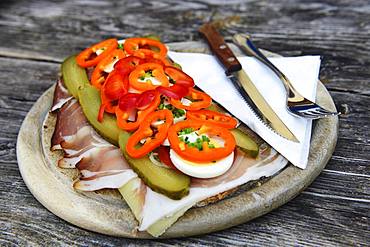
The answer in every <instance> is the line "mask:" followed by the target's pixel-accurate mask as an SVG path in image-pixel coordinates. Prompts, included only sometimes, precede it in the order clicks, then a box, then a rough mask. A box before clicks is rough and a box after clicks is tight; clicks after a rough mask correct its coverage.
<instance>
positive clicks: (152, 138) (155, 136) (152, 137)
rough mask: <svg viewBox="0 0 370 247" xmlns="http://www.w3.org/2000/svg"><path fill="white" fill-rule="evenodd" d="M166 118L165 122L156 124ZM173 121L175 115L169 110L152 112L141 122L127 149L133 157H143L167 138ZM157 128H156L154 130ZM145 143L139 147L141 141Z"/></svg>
mask: <svg viewBox="0 0 370 247" xmlns="http://www.w3.org/2000/svg"><path fill="white" fill-rule="evenodd" d="M161 120H164V123H161V124H159V125H154V124H155V122H157V121H161ZM172 123H173V116H172V113H171V111H169V110H166V109H165V110H160V111H155V112H152V113H150V114H149V115H148V116H147V117H146V118H145V120H144V121H143V122H142V123H141V124H140V127H139V129H138V130H137V131H135V132H134V133H133V134H132V135H131V136H130V138H129V139H128V140H127V144H126V151H127V153H128V155H130V156H131V157H133V158H141V157H144V156H145V155H147V154H148V153H149V152H151V151H153V150H154V149H155V148H157V147H159V146H160V145H161V144H162V142H163V141H164V140H165V139H166V138H167V133H168V129H169V128H170V126H171V124H172ZM153 129H155V130H153ZM143 139H145V143H144V144H143V145H141V146H140V147H139V148H137V146H139V145H140V141H141V140H143Z"/></svg>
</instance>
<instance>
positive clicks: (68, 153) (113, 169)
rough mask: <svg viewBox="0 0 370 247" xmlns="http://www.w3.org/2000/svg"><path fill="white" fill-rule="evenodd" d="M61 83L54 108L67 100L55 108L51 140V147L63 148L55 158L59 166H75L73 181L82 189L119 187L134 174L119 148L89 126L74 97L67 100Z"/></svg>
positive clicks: (57, 87)
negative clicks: (61, 153)
mask: <svg viewBox="0 0 370 247" xmlns="http://www.w3.org/2000/svg"><path fill="white" fill-rule="evenodd" d="M64 89H65V88H64V85H63V83H62V81H61V80H59V81H58V83H57V85H56V88H55V93H54V100H53V102H54V103H55V102H56V103H55V104H53V105H54V106H53V108H54V107H55V106H56V105H58V104H60V102H63V100H67V101H66V102H65V103H64V104H63V105H62V106H61V107H59V108H58V109H56V110H55V111H57V121H56V125H55V130H54V133H53V136H52V140H51V147H52V148H51V149H52V150H56V149H62V150H63V151H64V157H63V158H61V159H60V160H59V161H58V166H59V167H62V168H77V169H78V170H79V171H80V172H81V177H80V178H79V179H78V180H76V181H75V182H74V184H73V186H74V188H76V189H78V190H83V191H94V190H99V189H103V188H115V189H117V188H120V187H122V186H123V185H124V184H125V183H127V182H128V181H129V180H131V179H133V178H135V177H137V175H136V173H134V172H133V171H132V170H131V169H130V167H129V166H128V164H127V162H126V160H125V159H124V158H123V156H122V153H121V151H120V150H119V148H117V147H116V146H114V145H112V144H110V143H109V142H107V141H105V140H104V139H103V138H101V137H100V136H99V135H98V133H96V131H95V130H94V129H93V128H92V127H91V126H90V125H89V123H88V122H87V119H86V117H85V115H84V114H83V112H82V109H81V106H80V104H79V103H78V101H77V100H76V99H68V98H69V94H67V93H65V91H64Z"/></svg>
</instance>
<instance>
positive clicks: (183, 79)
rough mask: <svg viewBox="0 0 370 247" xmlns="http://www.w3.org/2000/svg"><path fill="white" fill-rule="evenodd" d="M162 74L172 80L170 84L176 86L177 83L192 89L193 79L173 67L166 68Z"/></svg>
mask: <svg viewBox="0 0 370 247" xmlns="http://www.w3.org/2000/svg"><path fill="white" fill-rule="evenodd" d="M164 72H165V73H166V74H167V75H168V76H169V77H170V78H171V79H172V81H171V82H173V83H175V84H178V83H177V82H178V81H179V84H180V85H183V86H185V85H186V86H188V87H194V80H193V78H191V76H190V75H188V74H186V73H185V72H183V71H182V70H180V69H177V68H175V67H166V68H165V69H164Z"/></svg>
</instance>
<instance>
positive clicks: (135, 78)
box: [129, 63, 170, 92]
mask: <svg viewBox="0 0 370 247" xmlns="http://www.w3.org/2000/svg"><path fill="white" fill-rule="evenodd" d="M148 74H149V75H150V76H152V77H153V78H154V79H155V80H156V81H157V82H158V83H154V80H153V79H146V76H147V75H148ZM129 82H130V86H132V87H133V88H134V89H136V90H139V91H141V92H143V91H147V90H152V89H155V88H156V87H158V86H164V87H168V86H169V83H170V82H169V81H168V78H167V76H166V75H165V73H164V71H163V67H162V66H161V65H159V64H156V63H144V64H141V65H139V66H137V67H136V68H135V70H134V71H132V72H131V73H130V76H129Z"/></svg>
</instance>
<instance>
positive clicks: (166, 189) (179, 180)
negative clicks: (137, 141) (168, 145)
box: [119, 131, 190, 200]
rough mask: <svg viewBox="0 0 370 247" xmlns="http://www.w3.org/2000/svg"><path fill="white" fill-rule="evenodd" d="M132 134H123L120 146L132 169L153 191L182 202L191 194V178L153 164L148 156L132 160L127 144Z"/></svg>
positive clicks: (120, 138) (120, 137)
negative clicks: (127, 150) (182, 199)
mask: <svg viewBox="0 0 370 247" xmlns="http://www.w3.org/2000/svg"><path fill="white" fill-rule="evenodd" d="M129 137H130V134H129V133H127V132H123V131H122V132H121V134H120V136H119V145H120V148H121V150H122V153H123V155H124V157H125V158H126V160H127V162H128V163H129V165H130V166H131V168H132V169H133V170H134V171H135V172H136V173H137V174H138V175H139V177H140V178H141V179H142V180H143V181H144V183H145V184H146V185H148V186H149V187H150V188H151V189H152V190H154V191H156V192H158V193H161V194H164V195H166V196H168V197H169V198H171V199H174V200H180V199H181V198H183V197H184V196H186V195H188V194H189V186H190V178H189V177H188V176H186V175H185V174H182V173H178V172H176V171H175V170H172V169H169V168H165V167H160V166H157V165H155V164H153V163H152V162H151V161H150V159H149V157H148V156H145V157H143V158H139V159H134V158H131V157H130V156H129V155H128V154H127V152H126V143H127V140H128V138H129Z"/></svg>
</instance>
